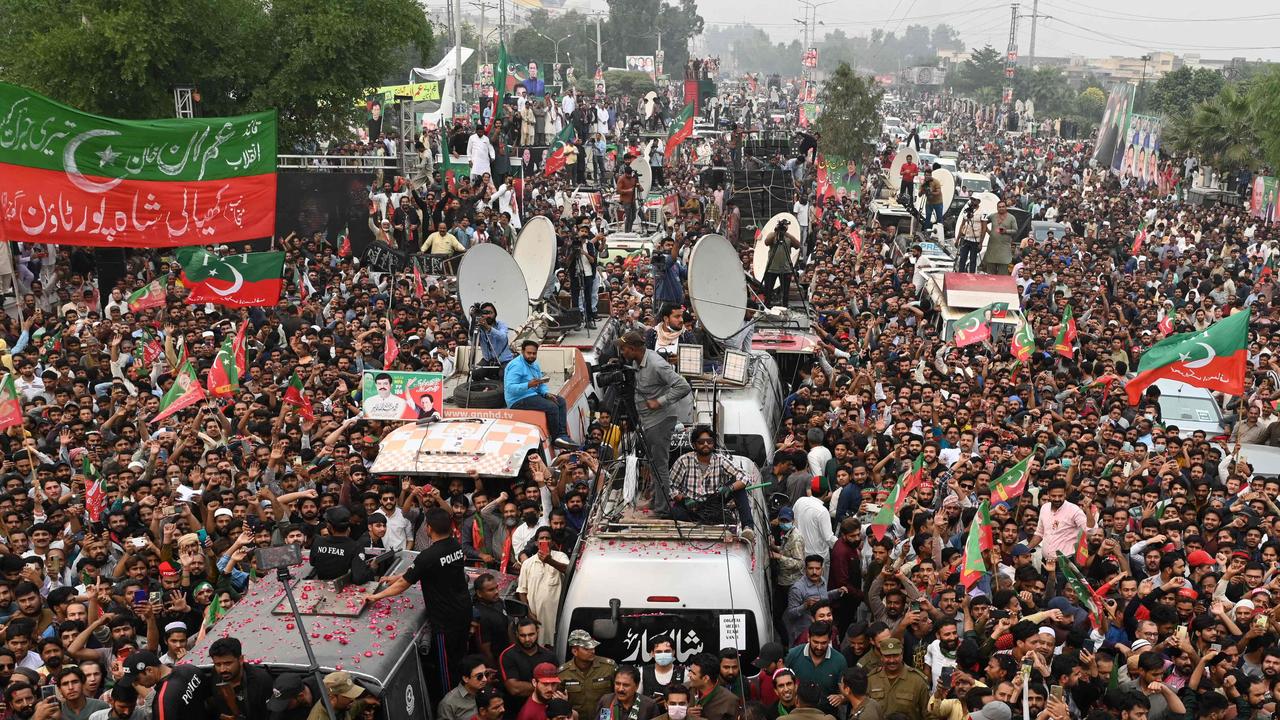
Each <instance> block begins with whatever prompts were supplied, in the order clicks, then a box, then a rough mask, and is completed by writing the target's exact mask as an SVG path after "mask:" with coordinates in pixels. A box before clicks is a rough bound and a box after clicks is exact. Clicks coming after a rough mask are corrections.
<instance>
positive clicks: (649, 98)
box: [644, 90, 658, 119]
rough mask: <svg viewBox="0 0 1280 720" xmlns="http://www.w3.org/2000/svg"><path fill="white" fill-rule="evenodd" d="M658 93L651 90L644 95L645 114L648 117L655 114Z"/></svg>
mask: <svg viewBox="0 0 1280 720" xmlns="http://www.w3.org/2000/svg"><path fill="white" fill-rule="evenodd" d="M657 99H658V93H656V92H654V91H652V90H650V91H649V92H647V93H645V96H644V116H645V119H648V118H650V117H652V116H653V110H654V107H655V106H656V105H657V102H656V101H657Z"/></svg>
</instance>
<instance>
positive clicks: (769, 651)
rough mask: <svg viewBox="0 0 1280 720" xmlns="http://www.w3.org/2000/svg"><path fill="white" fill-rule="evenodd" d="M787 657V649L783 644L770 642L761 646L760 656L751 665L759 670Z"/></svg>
mask: <svg viewBox="0 0 1280 720" xmlns="http://www.w3.org/2000/svg"><path fill="white" fill-rule="evenodd" d="M786 656H787V649H786V648H784V647H783V646H782V643H776V642H770V643H765V644H764V645H761V646H760V654H759V655H757V656H756V659H755V660H754V661H753V662H752V663H751V664H752V665H755V666H756V667H757V668H764V667H767V666H769V665H772V664H773V663H776V662H778V661H779V660H781V659H782V658H784V657H786Z"/></svg>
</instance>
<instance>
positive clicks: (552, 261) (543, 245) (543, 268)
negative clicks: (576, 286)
mask: <svg viewBox="0 0 1280 720" xmlns="http://www.w3.org/2000/svg"><path fill="white" fill-rule="evenodd" d="M511 255H512V257H514V259H515V261H516V264H517V265H519V266H520V271H521V272H522V273H523V275H524V282H525V285H526V286H527V287H528V289H529V300H530V301H534V302H536V301H537V300H538V299H539V298H541V297H542V293H544V292H546V290H547V285H548V284H550V282H551V278H552V274H553V273H554V272H555V269H556V230H555V227H554V226H553V225H552V224H551V220H549V219H547V216H546V215H536V216H534V217H532V218H530V219H529V222H527V223H525V225H524V227H523V228H521V230H520V234H519V235H517V236H516V246H515V248H514V249H513V250H512V253H511ZM465 258H466V256H463V259H465Z"/></svg>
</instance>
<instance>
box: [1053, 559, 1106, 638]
mask: <svg viewBox="0 0 1280 720" xmlns="http://www.w3.org/2000/svg"><path fill="white" fill-rule="evenodd" d="M1058 569H1059V570H1061V571H1062V576H1063V577H1064V578H1066V581H1067V587H1069V588H1071V590H1072V592H1074V593H1075V594H1076V603H1077V604H1078V605H1080V607H1082V608H1084V610H1085V611H1086V612H1088V613H1089V621H1090V622H1091V623H1092V624H1093V627H1094V629H1095V630H1098V631H1101V630H1102V629H1103V628H1104V627H1106V625H1107V624H1108V623H1107V618H1106V616H1105V615H1104V614H1103V608H1104V605H1103V602H1102V598H1101V597H1099V596H1098V593H1097V592H1095V591H1094V589H1093V588H1092V587H1090V586H1089V583H1088V582H1087V581H1086V580H1085V579H1084V575H1082V574H1081V573H1080V568H1078V567H1076V566H1075V563H1073V562H1071V560H1070V559H1068V558H1067V556H1066V555H1063V554H1062V551H1061V550H1059V551H1058Z"/></svg>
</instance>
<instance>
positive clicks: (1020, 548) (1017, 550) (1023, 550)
mask: <svg viewBox="0 0 1280 720" xmlns="http://www.w3.org/2000/svg"><path fill="white" fill-rule="evenodd" d="M1030 554H1031V548H1029V547H1027V546H1026V545H1023V544H1022V543H1018V544H1017V545H1014V546H1013V556H1014V557H1022V556H1023V555H1030Z"/></svg>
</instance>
